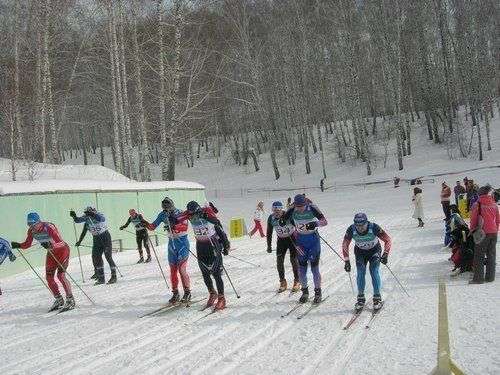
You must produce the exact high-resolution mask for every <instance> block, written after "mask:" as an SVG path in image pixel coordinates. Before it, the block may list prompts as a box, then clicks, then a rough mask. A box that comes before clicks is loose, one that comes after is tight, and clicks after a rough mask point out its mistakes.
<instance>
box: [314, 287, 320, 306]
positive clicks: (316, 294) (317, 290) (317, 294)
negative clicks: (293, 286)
mask: <svg viewBox="0 0 500 375" xmlns="http://www.w3.org/2000/svg"><path fill="white" fill-rule="evenodd" d="M321 301H322V298H321V288H315V289H314V299H313V303H314V304H318V303H320V302H321Z"/></svg>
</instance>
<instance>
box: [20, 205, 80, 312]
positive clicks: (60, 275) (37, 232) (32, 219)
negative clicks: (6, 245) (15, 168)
mask: <svg viewBox="0 0 500 375" xmlns="http://www.w3.org/2000/svg"><path fill="white" fill-rule="evenodd" d="M27 224H28V227H29V228H28V233H27V236H26V239H25V240H24V242H23V243H18V242H12V243H11V246H12V248H13V249H23V250H25V249H28V248H29V247H31V245H32V244H33V239H35V240H36V241H38V242H39V243H40V245H41V246H42V247H43V248H45V249H47V255H46V258H45V279H46V280H47V285H48V286H49V288H50V291H51V292H52V294H53V296H54V298H55V301H54V303H53V304H52V307H51V308H50V309H49V311H55V310H58V309H63V310H70V309H73V308H74V307H75V299H74V298H73V292H72V291H71V285H70V283H69V281H68V279H66V269H67V268H68V264H69V253H70V249H69V246H68V244H67V243H66V242H64V240H63V239H62V237H61V235H60V234H59V231H58V230H57V228H56V226H55V225H54V224H52V223H49V222H43V221H41V219H40V215H38V214H37V213H36V212H31V213H29V214H28V217H27ZM56 273H57V279H58V280H59V282H60V283H61V285H62V287H63V289H64V293H66V303H65V302H64V299H63V297H62V296H61V293H59V287H58V286H57V282H56V281H55V280H54V275H55V274H56Z"/></svg>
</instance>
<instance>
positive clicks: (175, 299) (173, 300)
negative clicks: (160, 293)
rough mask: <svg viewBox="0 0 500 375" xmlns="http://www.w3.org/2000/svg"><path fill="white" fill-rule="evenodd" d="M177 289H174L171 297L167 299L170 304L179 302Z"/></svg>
mask: <svg viewBox="0 0 500 375" xmlns="http://www.w3.org/2000/svg"><path fill="white" fill-rule="evenodd" d="M179 299H180V297H179V291H178V290H174V291H173V292H172V297H170V299H169V300H168V303H170V304H171V305H175V304H176V303H177V302H179Z"/></svg>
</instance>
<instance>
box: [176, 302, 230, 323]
mask: <svg viewBox="0 0 500 375" xmlns="http://www.w3.org/2000/svg"><path fill="white" fill-rule="evenodd" d="M209 307H212V306H209ZM204 310H206V309H204ZM204 310H200V311H204ZM218 311H222V310H216V309H215V308H213V307H212V309H211V310H210V311H209V312H207V313H206V314H204V315H202V316H200V317H199V318H197V319H195V320H193V321H192V322H189V323H184V325H188V324H195V323H198V322H199V321H200V320H202V319H205V318H207V317H209V316H210V315H213V314H215V313H216V312H218Z"/></svg>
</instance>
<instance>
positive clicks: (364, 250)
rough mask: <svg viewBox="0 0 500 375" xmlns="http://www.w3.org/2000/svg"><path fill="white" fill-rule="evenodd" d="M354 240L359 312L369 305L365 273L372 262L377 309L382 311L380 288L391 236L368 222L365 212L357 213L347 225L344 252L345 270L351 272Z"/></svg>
mask: <svg viewBox="0 0 500 375" xmlns="http://www.w3.org/2000/svg"><path fill="white" fill-rule="evenodd" d="M379 239H381V240H382V241H383V242H384V252H383V253H382V247H381V246H380V241H379ZM352 240H354V243H355V245H354V256H355V257H356V270H357V271H356V272H357V276H356V281H357V285H358V300H357V302H356V304H355V306H354V308H355V310H356V311H359V310H361V309H362V308H363V307H364V306H365V302H366V299H365V275H366V265H367V264H368V262H369V263H370V275H371V277H372V285H373V308H374V310H378V309H380V308H381V307H382V297H381V295H380V289H381V287H382V285H381V280H380V271H379V268H380V263H382V264H387V260H388V256H389V252H390V251H391V237H389V235H388V234H387V233H386V232H385V231H384V230H383V229H382V228H380V226H378V225H377V224H375V223H371V222H369V221H368V218H367V216H366V214H365V213H362V212H361V213H357V214H356V215H355V216H354V224H352V225H350V226H349V228H347V231H346V233H345V236H344V241H343V243H342V253H343V255H344V262H345V264H344V269H345V271H346V272H351V262H350V261H349V245H350V244H351V241H352Z"/></svg>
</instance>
